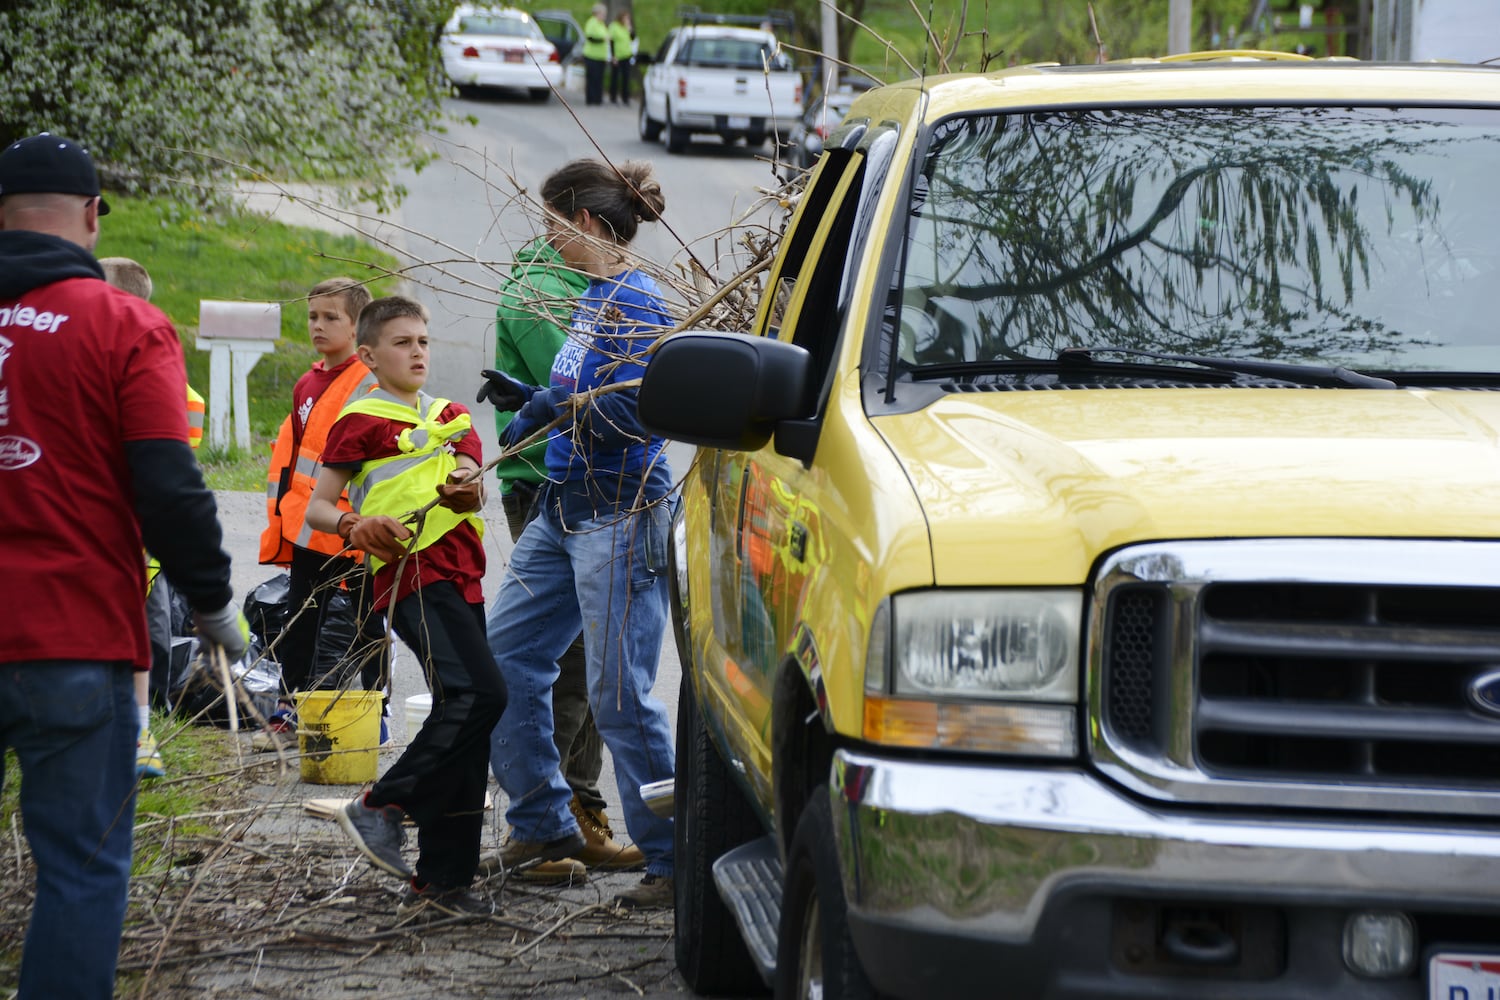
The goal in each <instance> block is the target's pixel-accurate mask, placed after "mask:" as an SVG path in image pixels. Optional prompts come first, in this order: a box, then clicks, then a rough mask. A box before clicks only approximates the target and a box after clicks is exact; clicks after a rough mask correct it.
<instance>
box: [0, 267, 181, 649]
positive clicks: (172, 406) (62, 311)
mask: <svg viewBox="0 0 1500 1000" xmlns="http://www.w3.org/2000/svg"><path fill="white" fill-rule="evenodd" d="M186 386H187V376H186V373H185V371H184V367H183V359H182V345H181V343H180V342H179V341H178V339H177V332H176V331H175V330H174V329H173V328H172V324H171V321H170V320H168V319H167V317H166V316H165V315H163V314H162V312H161V311H160V310H159V309H157V308H156V307H155V306H152V305H150V304H149V303H147V302H144V301H142V300H141V299H138V298H136V297H134V296H133V295H130V294H128V293H126V292H122V291H120V290H118V289H116V288H112V287H110V286H109V285H107V284H106V283H105V282H103V281H101V280H99V279H96V278H69V279H65V280H63V281H57V282H53V283H52V284H49V285H43V286H41V287H39V288H35V289H33V290H31V291H29V292H27V293H26V294H24V295H22V296H21V297H20V298H19V299H16V300H13V301H5V300H0V524H4V525H5V530H4V532H0V566H3V567H4V571H3V573H0V602H3V605H4V607H5V625H4V627H3V630H0V662H17V661H25V660H59V659H77V660H105V661H121V662H129V663H132V664H134V665H135V666H137V667H146V666H148V665H149V664H150V662H151V659H150V648H149V645H148V643H147V638H146V618H145V610H144V604H145V598H146V575H145V568H144V557H143V555H142V552H141V535H140V528H139V526H138V525H137V523H136V519H135V512H134V508H133V496H132V490H131V484H130V473H129V469H128V468H127V467H126V464H125V452H124V443H125V442H127V441H148V440H173V441H182V442H184V443H185V442H186V441H187V440H188V434H187V413H186V410H185V409H184V407H183V403H182V401H183V399H184V398H185V394H186V392H187V389H186Z"/></svg>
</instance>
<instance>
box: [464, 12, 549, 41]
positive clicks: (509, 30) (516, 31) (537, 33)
mask: <svg viewBox="0 0 1500 1000" xmlns="http://www.w3.org/2000/svg"><path fill="white" fill-rule="evenodd" d="M458 33H459V34H460V35H507V36H510V37H512V38H541V37H542V29H540V28H538V27H537V26H536V24H534V23H533V22H532V21H530V20H529V19H527V18H524V17H521V16H520V15H517V14H469V15H467V16H465V17H461V18H459V19H458Z"/></svg>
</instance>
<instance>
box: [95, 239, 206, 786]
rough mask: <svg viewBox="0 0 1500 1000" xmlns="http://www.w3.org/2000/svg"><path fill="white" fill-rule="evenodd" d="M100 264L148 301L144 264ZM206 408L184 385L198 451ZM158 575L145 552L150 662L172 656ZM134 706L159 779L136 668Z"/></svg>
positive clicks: (145, 679) (139, 746)
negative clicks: (157, 580)
mask: <svg viewBox="0 0 1500 1000" xmlns="http://www.w3.org/2000/svg"><path fill="white" fill-rule="evenodd" d="M99 266H100V267H102V268H104V280H105V281H107V282H109V283H110V284H111V285H114V286H115V287H116V288H118V289H120V290H121V291H124V292H129V293H130V294H131V295H134V296H135V297H136V298H138V299H144V300H145V301H147V302H150V301H151V275H150V273H149V272H148V271H147V270H146V268H145V265H143V264H141V263H140V262H139V261H136V260H132V259H131V258H129V257H101V258H99ZM206 411H207V407H206V406H204V403H203V397H202V396H200V395H198V394H197V393H196V392H194V391H193V387H192V386H188V387H187V412H188V444H190V445H192V446H193V449H194V450H197V448H198V445H199V444H200V443H202V441H203V415H204V413H205V412H206ZM160 575H161V564H160V563H158V562H157V561H156V560H155V559H153V558H151V557H150V556H149V554H148V556H147V559H146V624H147V627H148V629H149V631H150V635H151V654H152V661H153V663H156V662H158V661H157V657H158V656H164V657H170V656H171V655H172V635H171V632H172V608H171V599H170V598H169V597H168V596H167V592H166V589H165V588H163V589H161V590H158V589H157V587H156V578H157V577H158V576H160ZM135 707H136V711H137V712H139V713H140V716H141V733H140V735H139V736H138V737H136V741H135V776H136V777H137V778H162V777H165V776H166V773H167V768H166V765H165V763H164V762H163V761H162V759H161V748H160V747H158V746H157V745H156V737H155V736H153V735H151V672H150V671H146V670H137V671H136V673H135Z"/></svg>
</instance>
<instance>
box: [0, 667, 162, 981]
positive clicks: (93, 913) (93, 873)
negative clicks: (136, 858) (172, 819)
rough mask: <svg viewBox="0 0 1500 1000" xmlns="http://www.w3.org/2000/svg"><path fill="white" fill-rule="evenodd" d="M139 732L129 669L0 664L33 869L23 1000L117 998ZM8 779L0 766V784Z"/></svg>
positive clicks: (4, 719) (0, 726) (0, 690)
mask: <svg viewBox="0 0 1500 1000" xmlns="http://www.w3.org/2000/svg"><path fill="white" fill-rule="evenodd" d="M139 730H140V717H139V716H138V715H137V713H136V708H135V687H134V684H133V678H132V671H131V669H130V667H129V665H128V664H120V663H100V662H90V661H80V660H49V661H43V662H29V663H6V664H0V747H6V746H8V747H10V748H11V749H13V750H15V752H16V758H17V760H18V761H19V762H20V765H21V818H22V820H23V821H24V822H25V825H26V840H27V842H28V843H29V844H30V845H31V856H32V858H33V859H34V860H35V861H36V902H35V903H34V904H33V905H32V908H31V926H30V927H29V928H28V929H27V932H26V947H25V951H24V952H23V953H22V956H21V988H20V993H19V994H18V997H19V1000H31V998H36V1000H41V998H52V997H69V998H90V997H98V998H101V1000H109V998H110V997H112V996H114V991H115V964H116V962H117V961H118V959H119V954H120V933H121V930H122V928H123V927H124V924H125V899H126V894H127V891H128V890H129V887H130V848H131V835H132V832H133V827H134V825H135V741H136V737H137V736H138V735H139ZM4 768H5V764H4V758H3V757H0V783H3V781H4V778H5V772H4Z"/></svg>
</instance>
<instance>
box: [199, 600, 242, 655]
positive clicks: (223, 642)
mask: <svg viewBox="0 0 1500 1000" xmlns="http://www.w3.org/2000/svg"><path fill="white" fill-rule="evenodd" d="M193 625H194V627H196V628H197V630H198V637H199V638H200V639H203V640H205V641H207V642H211V643H213V644H214V645H215V646H218V647H220V648H221V649H223V650H224V655H225V656H226V657H228V658H229V662H230V663H235V662H238V661H239V659H240V658H241V657H243V656H244V655H245V651H246V650H247V649H249V648H250V623H249V622H248V621H246V620H245V616H244V615H243V614H241V613H240V609H239V608H237V607H235V606H234V602H233V601H231V602H230V603H228V604H226V605H224V606H223V607H222V608H220V609H219V610H217V611H194V612H193Z"/></svg>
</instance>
